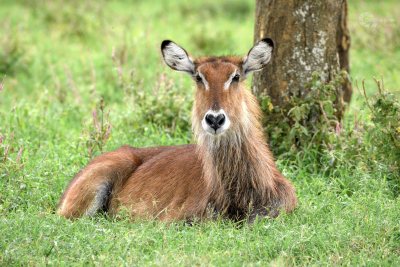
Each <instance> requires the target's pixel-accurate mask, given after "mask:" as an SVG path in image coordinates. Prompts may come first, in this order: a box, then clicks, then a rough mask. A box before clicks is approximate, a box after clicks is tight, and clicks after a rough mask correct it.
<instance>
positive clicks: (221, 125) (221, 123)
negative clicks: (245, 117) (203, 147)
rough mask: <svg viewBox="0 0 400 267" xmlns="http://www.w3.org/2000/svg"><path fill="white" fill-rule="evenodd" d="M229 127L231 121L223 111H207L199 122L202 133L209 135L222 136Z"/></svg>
mask: <svg viewBox="0 0 400 267" xmlns="http://www.w3.org/2000/svg"><path fill="white" fill-rule="evenodd" d="M230 125H231V121H230V120H229V117H228V116H227V115H226V113H225V111H224V110H223V109H220V110H218V111H214V110H209V111H207V112H206V114H205V115H204V117H203V119H202V120H201V126H202V127H203V129H204V131H206V132H207V133H209V134H211V135H220V134H223V133H224V132H225V131H226V130H228V128H229V126H230Z"/></svg>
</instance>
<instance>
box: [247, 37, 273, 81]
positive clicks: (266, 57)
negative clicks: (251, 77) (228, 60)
mask: <svg viewBox="0 0 400 267" xmlns="http://www.w3.org/2000/svg"><path fill="white" fill-rule="evenodd" d="M273 50H274V42H273V41H272V39H270V38H265V39H262V40H261V41H259V42H258V43H257V44H256V45H254V46H253V48H251V49H250V51H249V53H248V54H247V56H245V57H244V58H243V65H242V67H243V72H244V74H245V75H247V74H249V73H250V72H252V71H258V70H261V69H262V68H264V67H265V65H267V63H268V62H269V61H270V59H271V54H272V51H273Z"/></svg>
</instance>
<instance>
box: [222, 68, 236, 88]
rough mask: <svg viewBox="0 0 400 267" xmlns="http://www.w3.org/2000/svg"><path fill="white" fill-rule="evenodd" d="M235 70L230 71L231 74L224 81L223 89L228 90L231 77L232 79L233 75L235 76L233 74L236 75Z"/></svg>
mask: <svg viewBox="0 0 400 267" xmlns="http://www.w3.org/2000/svg"><path fill="white" fill-rule="evenodd" d="M237 72H238V70H237V69H236V70H234V71H233V72H232V73H231V75H230V76H229V78H228V80H226V82H225V83H224V89H225V90H228V89H229V86H230V85H231V83H232V79H233V77H235V75H236V73H237Z"/></svg>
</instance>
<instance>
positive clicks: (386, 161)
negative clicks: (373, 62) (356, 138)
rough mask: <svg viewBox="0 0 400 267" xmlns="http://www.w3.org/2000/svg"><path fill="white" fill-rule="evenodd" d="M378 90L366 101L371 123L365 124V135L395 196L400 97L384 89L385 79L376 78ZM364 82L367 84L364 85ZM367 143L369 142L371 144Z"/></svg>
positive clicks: (399, 171)
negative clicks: (380, 80) (381, 80)
mask: <svg viewBox="0 0 400 267" xmlns="http://www.w3.org/2000/svg"><path fill="white" fill-rule="evenodd" d="M376 84H377V87H378V93H377V94H376V95H375V96H373V97H372V99H368V98H367V96H366V93H365V87H364V88H363V90H364V95H365V96H366V99H365V101H366V103H367V105H368V107H369V110H370V112H371V117H372V118H371V123H370V124H368V125H367V126H366V137H367V139H368V141H369V142H368V143H369V144H371V148H370V153H368V156H369V157H372V159H373V161H374V162H375V165H376V167H377V168H378V171H380V172H382V173H383V174H384V175H385V176H386V177H387V179H388V180H389V181H390V184H389V185H390V187H391V189H392V191H393V193H394V195H395V196H398V195H399V194H400V99H399V98H398V97H396V96H395V95H394V94H393V93H390V92H388V91H385V89H384V88H383V82H379V81H376ZM363 86H364V85H363ZM368 143H367V144H368Z"/></svg>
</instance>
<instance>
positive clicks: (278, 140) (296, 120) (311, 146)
mask: <svg viewBox="0 0 400 267" xmlns="http://www.w3.org/2000/svg"><path fill="white" fill-rule="evenodd" d="M344 75H347V74H346V73H345V72H344V73H341V74H338V75H336V77H335V78H334V79H333V80H332V81H330V82H328V83H325V82H322V78H321V76H320V74H318V73H314V74H313V76H312V79H311V81H310V82H309V84H308V85H307V86H306V90H307V93H306V94H305V95H303V96H292V97H290V98H289V99H288V101H287V103H285V104H284V105H282V106H273V105H272V103H271V100H270V98H269V97H268V96H261V98H260V103H261V109H262V111H263V113H264V122H263V125H264V126H265V131H266V133H267V135H268V137H269V141H270V144H271V147H272V148H273V150H274V152H275V154H276V155H282V156H284V157H287V156H289V157H290V156H297V157H298V156H299V153H300V154H304V153H307V151H316V152H321V151H322V150H324V149H329V148H330V146H331V145H330V144H332V142H333V141H335V139H336V126H338V125H339V123H340V122H339V119H338V110H337V105H338V103H337V100H336V99H337V95H338V92H339V90H340V88H341V85H342V84H343V79H344V78H343V76H344Z"/></svg>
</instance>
